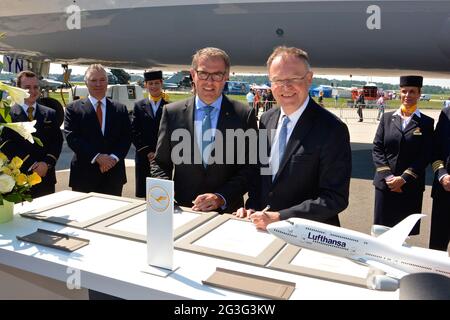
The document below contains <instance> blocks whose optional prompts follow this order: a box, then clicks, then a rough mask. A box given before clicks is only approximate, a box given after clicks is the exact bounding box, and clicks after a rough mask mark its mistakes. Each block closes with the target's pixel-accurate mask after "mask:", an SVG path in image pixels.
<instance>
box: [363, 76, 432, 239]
mask: <svg viewBox="0 0 450 320" xmlns="http://www.w3.org/2000/svg"><path fill="white" fill-rule="evenodd" d="M422 82H423V78H422V77H421V76H402V77H400V100H401V106H400V108H399V109H398V110H396V111H393V112H386V113H385V114H383V116H382V117H381V120H380V124H379V126H378V130H377V133H376V135H375V139H374V141H373V144H374V146H373V151H372V156H373V162H374V165H375V168H376V173H375V177H374V180H373V184H374V186H375V215H374V224H378V225H384V226H388V227H393V226H394V225H396V224H397V223H398V222H400V221H401V220H403V219H404V218H405V217H407V216H409V215H411V214H413V213H419V212H421V211H422V197H423V191H424V190H425V168H426V166H427V165H428V163H429V162H430V154H431V149H432V148H431V145H432V135H433V127H434V126H433V124H434V120H433V119H432V118H430V117H428V116H426V115H424V114H423V113H422V112H420V110H419V109H418V108H417V102H418V101H419V98H420V94H421V88H422ZM419 227H420V225H419V223H418V224H416V226H415V227H414V228H413V230H412V231H411V234H414V235H415V234H418V233H419Z"/></svg>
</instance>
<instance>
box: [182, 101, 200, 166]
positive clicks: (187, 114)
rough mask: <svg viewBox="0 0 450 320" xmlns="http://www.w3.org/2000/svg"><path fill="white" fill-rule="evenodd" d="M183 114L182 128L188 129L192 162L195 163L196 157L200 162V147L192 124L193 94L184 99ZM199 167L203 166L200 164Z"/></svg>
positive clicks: (193, 112)
mask: <svg viewBox="0 0 450 320" xmlns="http://www.w3.org/2000/svg"><path fill="white" fill-rule="evenodd" d="M183 113H184V116H183V117H182V119H184V128H186V129H187V130H188V131H189V136H190V137H191V139H192V140H191V146H193V150H192V159H191V161H192V163H193V164H196V163H197V161H196V160H198V159H200V163H201V159H202V157H201V153H200V149H199V146H198V143H197V138H196V137H197V136H196V135H195V126H194V114H195V96H194V97H192V98H191V99H189V100H188V101H186V104H185V106H184V110H183ZM200 166H201V167H203V166H202V165H201V164H200Z"/></svg>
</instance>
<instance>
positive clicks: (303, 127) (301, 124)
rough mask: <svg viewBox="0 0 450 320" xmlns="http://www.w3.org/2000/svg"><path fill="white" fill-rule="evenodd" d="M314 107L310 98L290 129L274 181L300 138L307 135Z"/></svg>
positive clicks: (312, 122) (299, 142)
mask: <svg viewBox="0 0 450 320" xmlns="http://www.w3.org/2000/svg"><path fill="white" fill-rule="evenodd" d="M314 108H316V106H315V105H314V104H313V103H312V100H310V102H309V103H308V105H307V106H306V109H305V111H303V114H302V115H301V117H300V119H298V121H297V124H296V125H295V127H294V130H293V131H292V134H291V136H290V138H289V141H288V144H287V146H286V150H285V151H284V155H283V159H281V163H280V167H279V168H278V172H277V174H276V176H275V179H274V182H276V181H277V179H278V177H279V176H280V174H281V172H282V171H283V169H284V167H285V166H286V164H287V163H288V162H289V159H290V158H291V156H292V154H293V153H294V152H295V151H296V150H297V149H298V147H299V146H300V144H301V142H302V140H303V139H304V138H305V137H306V136H307V135H308V133H309V131H310V130H311V128H312V126H313V124H314V121H315V118H316V112H315V109H314Z"/></svg>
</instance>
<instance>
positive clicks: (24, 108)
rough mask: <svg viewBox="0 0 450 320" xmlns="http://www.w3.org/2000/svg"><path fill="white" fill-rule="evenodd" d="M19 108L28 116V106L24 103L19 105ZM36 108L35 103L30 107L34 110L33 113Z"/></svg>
mask: <svg viewBox="0 0 450 320" xmlns="http://www.w3.org/2000/svg"><path fill="white" fill-rule="evenodd" d="M20 106H21V107H22V109H23V111H25V113H27V114H28V107H29V106H28V105H27V104H26V103H24V104H21V105H20ZM36 106H37V103H36V102H35V103H33V105H32V107H33V108H34V110H33V112H35V111H36Z"/></svg>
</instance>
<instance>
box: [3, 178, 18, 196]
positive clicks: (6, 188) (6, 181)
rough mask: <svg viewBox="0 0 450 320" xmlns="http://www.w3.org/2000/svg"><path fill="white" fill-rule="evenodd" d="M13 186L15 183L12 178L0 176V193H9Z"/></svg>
mask: <svg viewBox="0 0 450 320" xmlns="http://www.w3.org/2000/svg"><path fill="white" fill-rule="evenodd" d="M15 185H16V181H15V180H14V178H13V177H11V176H9V175H7V174H0V193H8V192H11V191H12V189H13V188H14V186H15Z"/></svg>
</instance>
